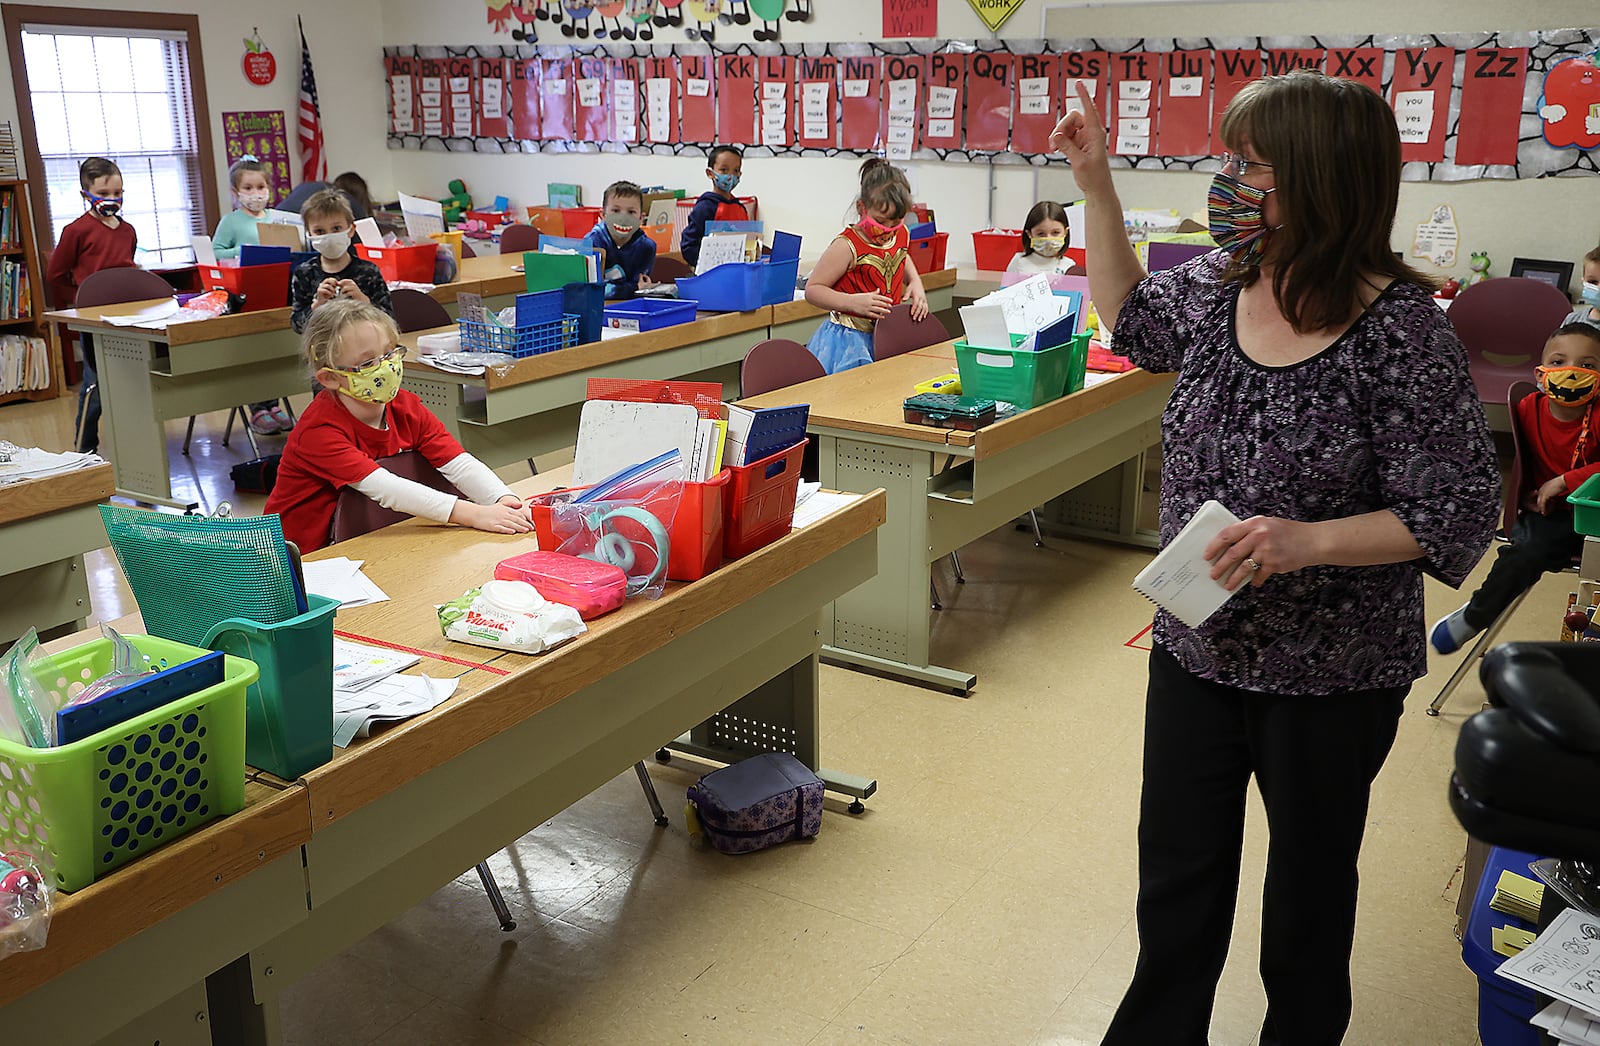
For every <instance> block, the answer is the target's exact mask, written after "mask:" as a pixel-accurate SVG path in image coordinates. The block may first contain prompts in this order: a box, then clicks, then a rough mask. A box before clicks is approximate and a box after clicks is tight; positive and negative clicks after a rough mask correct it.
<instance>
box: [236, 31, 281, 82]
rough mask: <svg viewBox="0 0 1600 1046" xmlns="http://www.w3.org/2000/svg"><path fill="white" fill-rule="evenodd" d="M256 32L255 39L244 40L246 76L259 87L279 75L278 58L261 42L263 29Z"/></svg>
mask: <svg viewBox="0 0 1600 1046" xmlns="http://www.w3.org/2000/svg"><path fill="white" fill-rule="evenodd" d="M255 34H256V35H255V39H253V40H246V41H245V42H244V63H243V64H244V78H245V79H246V80H249V81H250V82H251V83H253V84H255V85H256V86H257V87H265V86H266V85H267V84H270V83H271V82H272V81H273V79H274V78H275V77H276V76H277V75H278V60H277V59H276V58H274V57H272V52H271V51H269V50H267V45H266V44H264V43H262V42H261V30H260V29H256V30H255Z"/></svg>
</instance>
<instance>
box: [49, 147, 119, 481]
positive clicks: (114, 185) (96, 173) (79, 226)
mask: <svg viewBox="0 0 1600 1046" xmlns="http://www.w3.org/2000/svg"><path fill="white" fill-rule="evenodd" d="M78 187H79V190H80V194H81V195H82V196H83V202H84V206H86V207H87V208H88V210H86V211H84V213H83V214H82V216H80V217H79V218H77V219H76V220H74V221H73V222H72V223H71V224H70V225H68V226H67V227H66V228H65V229H62V230H61V241H60V242H59V243H57V244H56V249H55V250H54V251H52V252H51V254H50V266H49V268H48V269H47V270H46V272H45V280H46V282H47V283H48V284H49V287H50V296H51V297H52V298H53V299H54V300H55V304H56V308H58V309H68V308H71V307H72V305H73V304H74V303H75V302H76V301H77V299H78V288H79V287H80V286H82V285H83V281H84V280H86V279H88V278H89V277H90V276H92V275H94V274H95V273H97V272H99V271H100V270H101V269H119V268H129V267H131V266H132V265H133V252H134V251H135V250H137V249H138V246H139V236H138V234H137V233H135V232H134V231H133V226H131V225H129V224H128V223H127V222H125V221H123V220H122V217H121V212H122V171H121V170H119V169H118V167H117V165H116V164H114V163H112V162H111V161H110V160H107V159H106V158H105V157H103V156H91V157H89V159H87V160H85V161H83V163H82V164H80V165H79V166H78ZM79 337H80V338H81V339H82V344H83V384H82V385H81V386H79V389H78V424H79V427H80V428H81V429H82V430H83V439H82V441H81V445H80V446H79V447H78V450H79V451H83V452H88V451H92V450H98V449H99V447H100V390H99V389H98V388H94V391H92V392H91V391H90V389H91V388H92V387H93V386H96V385H98V384H99V379H98V376H97V375H96V373H95V359H94V341H93V339H91V338H90V336H89V335H88V334H80V335H79Z"/></svg>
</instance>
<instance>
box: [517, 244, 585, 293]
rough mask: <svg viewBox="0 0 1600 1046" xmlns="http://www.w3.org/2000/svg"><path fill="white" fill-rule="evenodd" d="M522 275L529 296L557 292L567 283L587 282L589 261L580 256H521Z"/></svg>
mask: <svg viewBox="0 0 1600 1046" xmlns="http://www.w3.org/2000/svg"><path fill="white" fill-rule="evenodd" d="M522 273H523V277H524V279H525V282H526V283H527V285H528V292H529V293H530V294H532V293H537V292H538V291H558V290H560V289H561V288H563V287H565V286H566V285H567V284H569V283H588V282H589V259H588V258H587V257H585V256H584V255H581V254H537V253H535V252H533V251H529V252H528V253H527V254H524V255H523V256H522Z"/></svg>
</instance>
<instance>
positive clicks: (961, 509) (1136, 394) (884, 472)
mask: <svg viewBox="0 0 1600 1046" xmlns="http://www.w3.org/2000/svg"><path fill="white" fill-rule="evenodd" d="M952 344H953V343H949V342H947V343H944V344H941V345H935V346H930V347H928V348H925V349H920V350H918V351H916V352H913V353H906V354H904V355H901V356H896V357H893V358H891V359H888V360H883V361H880V362H878V363H873V364H869V365H868V366H866V367H859V368H856V369H854V370H849V371H844V372H842V373H839V374H830V375H828V376H827V377H823V378H818V379H816V380H814V381H809V382H804V383H802V384H799V385H793V386H790V387H789V388H786V389H781V390H779V391H777V392H772V393H768V394H767V395H764V396H757V397H754V398H752V399H750V400H747V401H745V402H746V403H747V404H748V405H750V406H779V405H782V404H786V403H809V404H810V405H811V416H810V421H809V423H808V428H809V429H810V431H811V433H812V434H813V436H815V437H816V438H817V439H818V442H819V444H820V460H821V470H822V471H821V479H822V483H823V485H824V486H827V487H832V488H837V489H841V490H860V489H864V488H865V487H873V486H881V487H884V488H885V489H886V490H887V491H888V498H889V510H888V519H887V522H886V523H885V525H884V527H883V528H882V529H881V530H880V531H879V532H878V573H877V576H875V577H874V578H873V579H872V580H871V581H869V582H868V583H867V584H865V585H862V586H861V587H860V588H857V589H855V590H853V591H852V592H850V593H849V594H847V595H845V596H842V597H840V598H839V599H838V600H837V601H836V602H835V603H834V605H833V608H832V611H831V613H830V614H828V615H827V617H826V620H825V624H824V644H825V646H824V648H823V659H824V660H825V661H827V662H829V663H830V664H840V665H844V666H847V667H853V668H861V669H866V670H868V671H873V672H877V673H880V674H884V675H888V676H892V677H894V678H897V679H903V680H906V681H907V682H913V683H917V684H919V685H923V686H930V687H935V688H938V689H944V690H949V691H952V692H954V693H957V694H963V695H964V694H966V693H968V692H969V691H970V690H971V689H972V687H973V686H974V685H976V683H977V676H976V675H974V674H973V673H971V672H967V671H962V670H958V669H954V668H947V667H943V666H940V665H936V664H934V663H933V662H932V660H931V655H930V651H929V640H928V636H929V619H928V615H929V609H930V608H929V601H928V566H929V564H930V563H932V562H934V561H935V560H937V559H939V558H940V557H941V556H945V555H948V554H949V553H950V552H952V551H955V550H957V549H959V548H960V547H961V546H962V545H964V544H966V543H967V542H969V541H973V540H975V539H976V538H978V537H981V536H982V535H984V534H987V533H989V532H990V531H991V530H994V529H995V528H996V527H999V526H1002V525H1004V524H1006V523H1007V522H1009V521H1011V520H1013V519H1015V518H1016V517H1018V516H1020V515H1022V514H1024V513H1026V512H1027V511H1028V510H1029V509H1031V508H1033V507H1035V506H1037V505H1042V504H1044V503H1045V502H1047V501H1049V500H1050V499H1052V498H1055V497H1057V496H1058V495H1062V494H1065V493H1066V492H1068V491H1072V492H1073V494H1072V495H1071V496H1069V497H1068V498H1066V499H1065V500H1066V502H1067V504H1066V505H1065V507H1064V513H1065V515H1066V517H1067V518H1068V519H1069V520H1072V521H1075V522H1077V523H1078V524H1079V525H1078V527H1076V528H1075V532H1076V533H1080V534H1086V535H1090V536H1095V537H1101V538H1106V539H1112V540H1133V541H1135V542H1136V543H1141V544H1143V543H1145V541H1144V540H1142V539H1141V536H1140V535H1139V534H1138V519H1139V500H1140V498H1141V496H1142V491H1143V484H1142V472H1143V465H1142V462H1143V456H1144V452H1145V451H1146V450H1147V449H1148V448H1150V447H1152V446H1155V445H1156V444H1157V443H1158V442H1159V441H1160V438H1161V429H1160V422H1161V411H1162V409H1163V408H1164V407H1165V405H1166V402H1167V396H1168V394H1169V393H1170V392H1171V390H1172V383H1173V379H1172V378H1171V377H1170V376H1157V375H1154V374H1149V373H1147V372H1145V371H1142V370H1134V371H1129V372H1127V373H1124V374H1119V375H1104V376H1102V375H1091V376H1090V377H1091V380H1092V381H1093V382H1094V384H1092V385H1090V386H1089V387H1087V388H1085V389H1084V390H1083V391H1082V392H1078V393H1074V394H1073V395H1071V396H1065V397H1063V398H1061V399H1058V400H1055V401H1053V402H1050V403H1046V404H1044V405H1042V406H1039V407H1036V408H1034V409H1033V410H1028V411H1023V412H1021V413H1019V414H1016V415H1014V416H1013V417H1010V418H1008V419H1006V420H1004V421H1001V422H997V423H996V424H993V425H989V426H987V427H985V428H983V429H980V430H978V431H977V432H957V431H953V430H949V429H939V428H932V427H928V426H923V425H912V424H907V423H906V422H905V420H904V414H903V411H902V406H901V405H902V403H903V402H904V400H905V399H906V397H907V396H910V395H911V394H912V391H913V390H912V386H914V385H915V384H916V383H917V382H919V381H925V380H927V379H929V378H933V377H937V376H938V375H940V374H946V373H950V372H953V371H955V370H956V365H955V351H954V349H953V348H952ZM1107 473H1111V475H1110V476H1109V477H1108V478H1109V479H1110V480H1111V482H1109V483H1108V482H1105V481H1101V482H1094V483H1091V482H1089V481H1091V480H1095V479H1096V478H1097V477H1101V476H1103V475H1105V474H1107Z"/></svg>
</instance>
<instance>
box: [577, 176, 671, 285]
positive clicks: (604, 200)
mask: <svg viewBox="0 0 1600 1046" xmlns="http://www.w3.org/2000/svg"><path fill="white" fill-rule="evenodd" d="M601 205H602V206H603V207H604V208H605V214H604V215H603V216H602V217H601V219H600V221H599V223H598V224H596V225H595V227H594V228H593V229H590V230H589V235H587V236H585V237H584V238H583V242H584V243H586V244H588V245H589V246H591V247H599V248H600V249H601V250H603V251H605V264H604V265H603V266H601V268H602V269H603V270H604V271H603V273H602V275H601V279H602V280H603V281H604V282H605V285H606V297H607V298H631V297H633V296H634V294H636V293H638V290H639V287H640V285H641V284H648V283H650V270H651V269H652V268H653V267H654V266H655V264H656V242H655V241H654V240H652V239H651V238H650V237H649V236H646V235H645V234H644V233H643V232H642V231H640V228H639V226H640V224H641V223H642V222H643V221H644V193H643V192H641V191H640V190H639V187H638V186H637V185H635V184H633V183H632V182H612V183H611V184H610V185H608V186H606V191H605V195H604V196H603V197H601Z"/></svg>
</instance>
